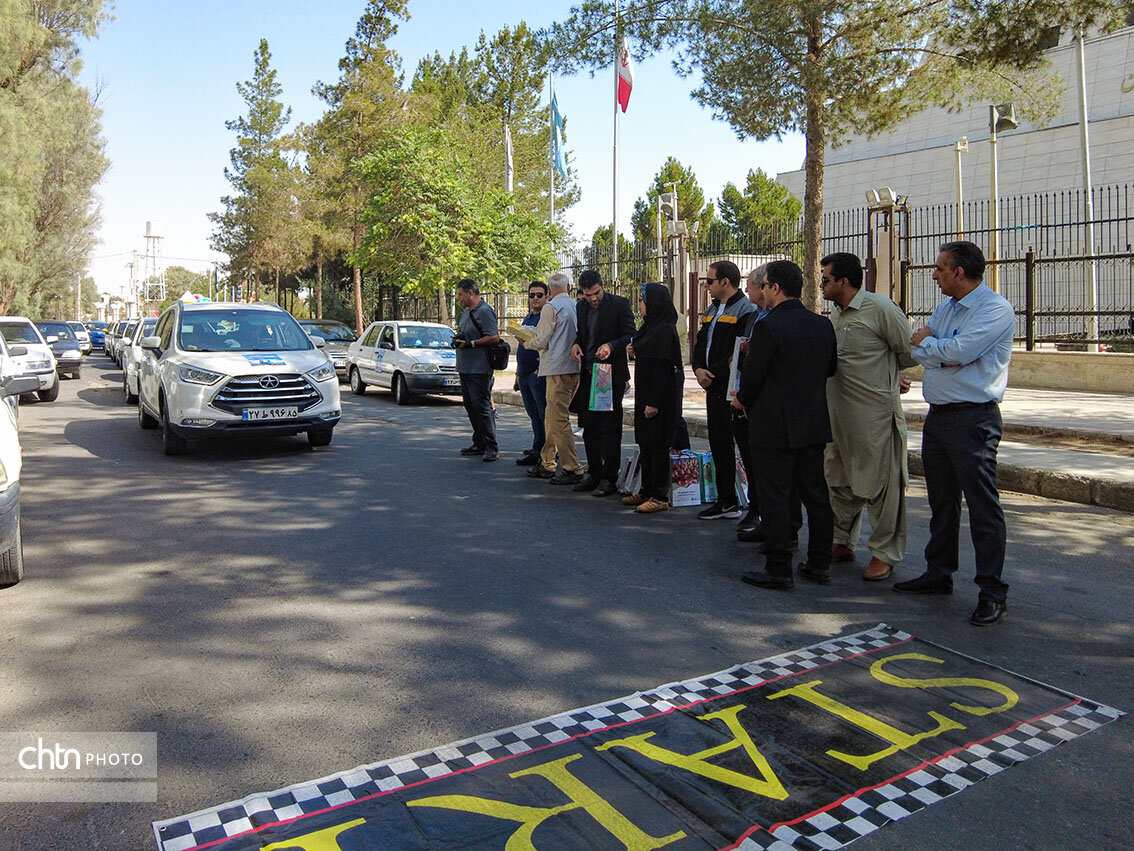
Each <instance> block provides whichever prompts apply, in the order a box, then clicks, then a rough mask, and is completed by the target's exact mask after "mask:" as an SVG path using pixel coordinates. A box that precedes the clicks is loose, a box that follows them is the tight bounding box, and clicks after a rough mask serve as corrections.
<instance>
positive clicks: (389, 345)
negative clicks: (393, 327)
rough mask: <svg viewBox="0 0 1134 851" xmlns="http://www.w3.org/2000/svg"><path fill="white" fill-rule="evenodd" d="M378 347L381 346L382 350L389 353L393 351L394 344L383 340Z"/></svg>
mask: <svg viewBox="0 0 1134 851" xmlns="http://www.w3.org/2000/svg"><path fill="white" fill-rule="evenodd" d="M378 345H379V346H381V347H382V348H383V349H389V350H390V351H391V352H392V351H393V350H394V344H393V343H391V342H389V341H388V340H383V341H382V342H381V343H379V344H378Z"/></svg>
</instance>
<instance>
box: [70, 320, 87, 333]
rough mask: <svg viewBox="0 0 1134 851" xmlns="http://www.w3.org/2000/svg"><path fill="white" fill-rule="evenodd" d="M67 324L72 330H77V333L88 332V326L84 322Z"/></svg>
mask: <svg viewBox="0 0 1134 851" xmlns="http://www.w3.org/2000/svg"><path fill="white" fill-rule="evenodd" d="M67 325H68V326H69V327H70V329H71V330H72V331H74V332H75V334H76V335H78V334H86V333H87V326H85V325H84V324H83V323H82V322H68V323H67Z"/></svg>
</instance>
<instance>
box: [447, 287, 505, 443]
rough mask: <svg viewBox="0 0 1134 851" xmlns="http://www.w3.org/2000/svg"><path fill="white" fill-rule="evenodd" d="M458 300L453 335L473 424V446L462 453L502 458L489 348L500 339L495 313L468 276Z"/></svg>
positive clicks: (464, 393)
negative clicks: (493, 404)
mask: <svg viewBox="0 0 1134 851" xmlns="http://www.w3.org/2000/svg"><path fill="white" fill-rule="evenodd" d="M457 300H458V301H459V302H460V303H461V306H462V307H463V308H464V311H463V312H462V313H461V321H460V323H459V324H458V325H457V334H456V336H455V337H453V348H455V349H456V350H457V373H458V374H459V375H460V376H461V400H462V401H463V402H464V403H465V412H466V413H467V414H468V416H469V422H470V423H471V424H472V429H473V440H472V445H471V446H466V447H465V448H464V449H462V450H461V454H462V455H480V456H482V459H483V460H484V461H495V460H496V459H497V458H499V457H500V452H499V449H498V448H497V445H496V421H495V420H494V419H493V416H492V364H491V363H489V360H488V347H489V346H492V345H495V344H496V343H499V342H500V329H499V327H498V326H497V324H496V313H495V311H493V309H492V308H491V307H489V306H488V303H487V302H486V301H485V300H484V299H482V298H481V297H480V286H479V285H478V284H477V282H476V281H474V280H471V279H470V278H465V279H464V280H462V281H460V282H459V283H458V284H457Z"/></svg>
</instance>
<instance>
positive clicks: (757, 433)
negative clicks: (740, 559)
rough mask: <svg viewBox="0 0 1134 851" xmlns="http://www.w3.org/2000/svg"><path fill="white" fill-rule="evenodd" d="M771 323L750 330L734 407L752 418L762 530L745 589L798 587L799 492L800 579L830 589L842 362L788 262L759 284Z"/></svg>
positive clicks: (766, 274) (797, 270) (827, 326)
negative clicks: (793, 538) (802, 517)
mask: <svg viewBox="0 0 1134 851" xmlns="http://www.w3.org/2000/svg"><path fill="white" fill-rule="evenodd" d="M761 283H762V287H763V292H764V303H765V305H766V306H767V307H768V308H770V312H769V313H768V315H767V316H766V317H765V318H764V319H763V320H762V321H760V322H757V323H756V324H755V326H753V329H752V340H751V342H750V344H749V350H748V356H747V357H746V358H745V360H744V366H743V368H742V370H741V374H740V390H739V392H738V393H737V394H736V399H735V400H734V402H733V404H734V405H735V406H736V407H738V408H742V409H745V410H747V412H748V423H749V426H748V427H749V440H750V444H751V445H750V448H749V451H750V452H751V454H752V466H753V468H754V472H755V474H756V475H755V485H756V494H757V498H758V503H759V505H760V514H761V516H762V520H763V529H764V554H765V557H766V561H765V564H764V570H762V571H747V572H745V573H744V575H743V577H742V578H743V579H744V581H745V582H748V583H750V584H752V585H758V586H760V587H761V588H778V589H784V590H788V589H791V588H792V587H793V586H794V581H793V579H792V571H791V553H790V552H789V551H788V538H789V535H790V532H791V521H790V519H789V510H788V501H789V499H790V496H791V488H792V484H793V483H794V484H795V487H796V490H797V491H798V493H799V496H800V498H801V499H802V500H803V504H804V506H805V507H806V508H807V563H806V564H803V565H800V568H799V574H800V576H802V577H804V578H805V579H808V580H810V581H812V582H817V583H819V584H821V585H826V584H827V583H828V582H830V581H831V570H830V568H831V542H832V540H833V538H834V527H835V521H834V515H833V514H832V512H831V502H830V498H829V496H828V494H827V481H826V479H825V478H824V476H823V448H824V446H825V445H826V444H827V443H829V442H830V440H831V420H830V416H829V415H828V413H827V378H828V377H830V376H832V375H834V374H835V365H836V364H837V362H838V357H837V344H836V342H835V330H834V328H833V327H832V326H831V321H830V320H829V319H827V317H825V316H819V315H817V314H815V313H812V312H811V311H810V310H808V309H807V308H806V307H805V306H804V305H803V302H801V301H800V300H799V297H800V296H801V295H802V294H803V272H802V271H801V270H800V268H799V267H798V266H796V265H795V264H794V263H792V262H791V261H790V260H777V261H775V262H774V263H769V264H768V268H767V270H765V272H764V280H763V281H762V282H761Z"/></svg>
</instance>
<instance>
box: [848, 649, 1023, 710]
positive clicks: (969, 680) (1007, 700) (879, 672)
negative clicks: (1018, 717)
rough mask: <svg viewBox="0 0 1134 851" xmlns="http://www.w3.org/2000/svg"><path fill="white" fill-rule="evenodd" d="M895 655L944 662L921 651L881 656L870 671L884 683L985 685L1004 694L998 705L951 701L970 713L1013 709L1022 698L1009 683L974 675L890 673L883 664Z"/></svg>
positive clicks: (914, 685) (955, 686)
mask: <svg viewBox="0 0 1134 851" xmlns="http://www.w3.org/2000/svg"><path fill="white" fill-rule="evenodd" d="M895 659H917V660H918V661H921V662H936V663H937V664H938V665H944V664H945V660H944V659H934V658H933V657H932V656H925V655H922V654H921V653H899V654H898V655H896V656H887V657H886V658H885V659H879V660H878V661H877V662H875V663H874V664H873V665H871V666H870V673H871V674H873V675H874V678H875V679H876V680H878V681H879V682H881V683H885V684H886V685H888V686H897V687H898V688H964V687H971V688H986V689H989V690H990V691H994V692H996V693H997V694H999V695H1001V696H1002V697H1003V698H1004V702H1003V703H1002V704H1000V705H999V706H992V707H987V706H967V705H965V704H963V703H955V702H954V703H950V704H949V705H950V706H952V707H953V708H954V709H959V710H961V711H962V712H967V713H969V715H989V714H991V713H993V712H1004V711H1005V710H1007V709H1011V708H1012V707H1013V706H1015V705H1016V704H1017V703H1019V702H1020V696H1019V695H1018V694H1016V692H1014V691H1012V689H1010V688H1008V686H1006V685H1002V684H1001V683H998V682H994V681H992V680H981V679H976V678H973V677H937V678H933V677H926V678H922V679H913V678H906V677H897V676H894V675H893V674H889V673H887V672H886V671H885V670H883V667H884V666H885V664H886V663H887V662H892V661H894V660H895Z"/></svg>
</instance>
